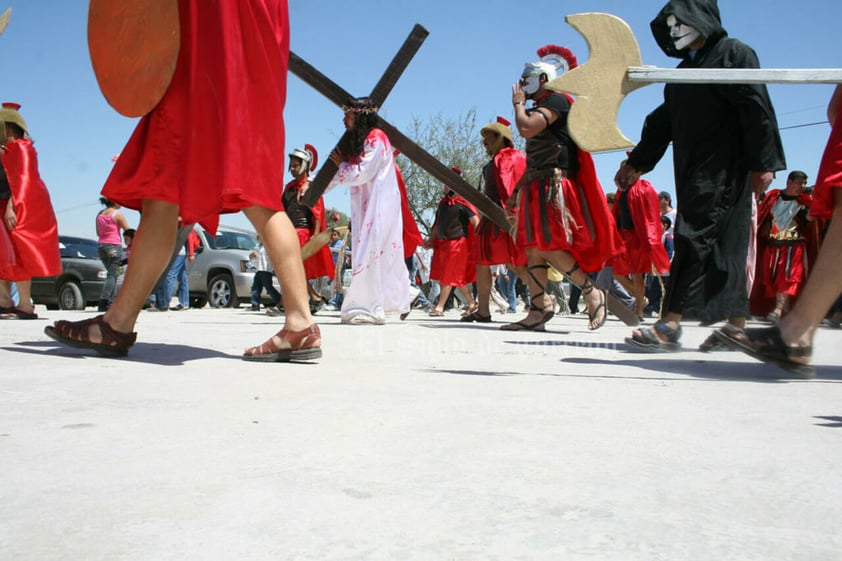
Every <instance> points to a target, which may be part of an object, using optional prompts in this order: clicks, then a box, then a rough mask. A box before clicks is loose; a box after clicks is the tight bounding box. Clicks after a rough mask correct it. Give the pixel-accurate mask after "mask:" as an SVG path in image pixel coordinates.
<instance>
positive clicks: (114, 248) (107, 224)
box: [96, 197, 129, 312]
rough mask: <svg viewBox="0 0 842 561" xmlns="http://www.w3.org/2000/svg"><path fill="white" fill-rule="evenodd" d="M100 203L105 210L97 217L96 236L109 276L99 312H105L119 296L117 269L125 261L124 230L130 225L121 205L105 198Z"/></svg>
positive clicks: (104, 287) (101, 297)
mask: <svg viewBox="0 0 842 561" xmlns="http://www.w3.org/2000/svg"><path fill="white" fill-rule="evenodd" d="M99 202H101V203H102V204H103V205H105V208H104V209H102V210H101V211H99V214H97V215H96V235H97V242H98V243H99V258H100V260H102V264H103V265H105V271H106V273H107V276H106V277H105V284H104V285H103V286H102V293H101V294H100V295H99V306H98V310H99V311H100V312H104V311H105V310H107V309H108V307H109V306H111V303H112V302H113V301H114V297H115V296H116V295H117V268H118V267H119V266H120V263H121V262H122V261H123V237H122V230H128V228H129V223H128V222H126V217H125V216H123V213H122V212H120V205H118V204H117V203H115V202H113V201H110V200H108V199H106V198H105V197H100V198H99Z"/></svg>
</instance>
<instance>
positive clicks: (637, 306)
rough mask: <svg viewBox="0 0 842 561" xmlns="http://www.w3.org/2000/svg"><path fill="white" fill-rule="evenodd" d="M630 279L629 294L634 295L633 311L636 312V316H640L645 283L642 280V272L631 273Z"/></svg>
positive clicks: (644, 294)
mask: <svg viewBox="0 0 842 561" xmlns="http://www.w3.org/2000/svg"><path fill="white" fill-rule="evenodd" d="M631 281H632V287H631V288H632V290H631V295H632V296H634V312H635V313H636V314H637V317H642V316H643V307H644V304H645V303H646V302H645V298H646V283H645V282H644V281H643V273H634V274H632V276H631Z"/></svg>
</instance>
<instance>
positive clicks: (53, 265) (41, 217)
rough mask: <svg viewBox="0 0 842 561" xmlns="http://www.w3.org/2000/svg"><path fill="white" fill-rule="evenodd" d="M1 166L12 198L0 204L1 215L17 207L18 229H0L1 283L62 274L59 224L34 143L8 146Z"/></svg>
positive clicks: (21, 140)
mask: <svg viewBox="0 0 842 561" xmlns="http://www.w3.org/2000/svg"><path fill="white" fill-rule="evenodd" d="M2 162H3V168H4V169H5V170H6V178H7V179H8V181H9V188H10V189H11V192H12V198H11V200H10V201H3V203H5V204H0V212H3V213H5V212H6V205H8V204H14V208H15V215H16V217H17V226H15V229H14V230H11V231H9V230H8V229H7V228H6V222H5V220H3V221H2V223H3V224H2V225H0V279H3V280H8V281H25V280H29V279H31V278H32V277H46V276H51V275H58V274H61V256H60V252H59V247H58V224H57V223H56V215H55V213H54V212H53V205H52V203H51V202H50V193H49V192H48V191H47V186H46V185H45V184H44V182H43V181H42V180H41V175H40V174H39V173H38V155H37V154H36V153H35V148H34V147H33V146H32V141H31V140H25V139H20V140H16V141H14V142H12V143H10V144H8V145H7V146H6V149H5V150H4V151H3V155H2Z"/></svg>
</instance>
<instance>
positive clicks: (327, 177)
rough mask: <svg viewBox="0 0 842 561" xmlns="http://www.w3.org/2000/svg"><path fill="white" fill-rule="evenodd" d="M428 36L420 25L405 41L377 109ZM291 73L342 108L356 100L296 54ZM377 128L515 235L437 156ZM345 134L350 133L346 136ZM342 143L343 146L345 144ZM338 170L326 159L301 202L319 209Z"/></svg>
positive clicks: (378, 92) (377, 89)
mask: <svg viewBox="0 0 842 561" xmlns="http://www.w3.org/2000/svg"><path fill="white" fill-rule="evenodd" d="M428 34H429V32H428V31H427V30H426V29H424V28H423V27H422V26H420V25H417V24H416V25H415V27H413V29H412V32H411V33H410V34H409V37H407V39H406V41H404V44H403V46H402V47H401V48H400V50H399V51H398V53H397V54H396V55H395V57H394V58H393V59H392V62H391V63H390V64H389V66H388V67H387V69H386V71H385V72H384V73H383V76H382V77H381V78H380V81H379V82H378V83H377V85H376V86H374V89H373V90H372V92H371V95H370V96H369V97H370V98H371V99H372V100H373V101H374V104H375V105H376V106H377V107H380V106H381V105H382V103H383V101H385V99H386V97H387V96H388V95H389V92H391V91H392V88H393V87H394V85H395V83H396V82H397V81H398V78H400V76H401V74H402V73H403V71H404V69H405V68H406V67H407V65H408V64H409V61H410V60H411V59H412V57H413V56H415V53H416V52H417V51H418V49H419V48H420V47H421V44H422V43H423V42H424V39H426V37H427V35H428ZM289 70H290V72H292V73H293V74H295V75H296V76H298V77H299V78H301V79H302V80H303V81H304V82H305V83H307V84H309V85H310V86H311V87H312V88H313V89H315V90H316V91H318V92H319V93H321V94H322V95H324V96H325V97H327V98H328V99H329V100H330V101H332V102H333V103H335V104H336V105H338V106H340V107H341V106H343V105H346V104H347V103H348V101H349V100H350V99H351V98H352V97H353V96H351V94H349V93H348V92H346V91H345V90H344V89H342V88H341V87H339V86H338V85H337V84H335V83H334V82H332V81H331V80H330V79H329V78H327V77H326V76H325V75H324V74H322V73H321V72H319V71H318V70H316V69H315V68H314V67H313V66H311V65H310V64H308V63H307V62H305V61H304V60H303V59H302V58H301V57H299V56H298V55H296V54H295V53H293V52H290V54H289ZM377 127H378V128H379V129H381V130H382V131H383V132H385V133H386V135H387V136H388V137H389V140H390V142H391V143H392V146H393V147H395V148H397V149H398V150H399V151H400V152H401V153H402V154H403V155H404V156H406V157H407V158H409V159H410V160H412V161H413V162H415V163H416V164H418V165H419V166H420V167H421V169H423V170H424V171H426V172H427V173H429V174H430V175H431V176H433V177H434V178H435V179H436V180H438V181H440V182H442V183H444V184H445V185H447V186H449V187H450V188H451V189H453V190H454V191H455V192H456V193H458V194H459V195H461V196H462V197H464V198H465V199H466V200H468V202H470V203H471V204H473V205H474V206H475V207H476V208H477V210H478V211H479V212H481V213H482V214H484V215H485V216H487V217H488V218H489V219H490V220H492V221H493V222H494V223H495V224H497V225H498V226H500V227H501V228H503V229H504V230H505V231H507V232H509V233H510V234H512V233H513V230H512V225H511V224H509V222H508V220H507V219H506V212H505V211H504V210H503V208H502V207H500V205H498V204H496V203H495V202H494V201H492V200H491V199H489V198H488V197H487V196H485V194H483V193H482V192H480V191H478V190H477V189H476V188H474V186H472V185H471V184H470V183H468V182H467V181H465V180H464V179H463V178H462V177H461V176H459V174H457V173H456V172H454V171H453V170H452V169H450V168H449V167H447V166H445V165H444V164H442V163H441V162H439V161H438V160H437V159H436V158H435V157H434V156H433V155H431V154H430V153H429V152H427V151H426V150H424V149H423V148H421V147H420V146H418V145H417V144H416V143H415V142H413V141H412V140H410V139H409V138H408V137H406V136H405V135H404V134H402V133H401V132H400V131H399V130H398V129H397V128H396V127H394V126H392V125H391V124H389V123H388V122H387V121H386V120H385V119H383V118H382V117H380V116H379V115H378V116H377ZM345 134H348V133H347V132H346V133H345ZM343 138H344V136H343ZM339 143H340V144H341V143H342V140H340V141H339ZM337 170H338V167H337V166H336V164H335V163H334V162H333V161H332V160H330V159H329V158H328V159H326V161H325V162H324V164H322V167H321V169H319V171H318V173H316V177H314V178H313V181H312V182H311V183H310V186H309V187H308V188H307V192H306V193H305V194H304V197H303V198H302V199H301V202H302V203H304V204H305V205H307V206H310V207H312V206H313V205H315V204H316V202H317V201H318V200H319V197H321V196H322V194H324V191H325V189H326V188H327V186H328V184H329V183H330V181H331V180H332V179H333V177H334V176H335V175H336V172H337Z"/></svg>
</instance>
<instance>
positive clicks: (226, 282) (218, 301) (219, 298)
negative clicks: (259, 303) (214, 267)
mask: <svg viewBox="0 0 842 561" xmlns="http://www.w3.org/2000/svg"><path fill="white" fill-rule="evenodd" d="M236 299H237V294H236V292H235V291H234V278H233V277H232V276H231V275H229V274H228V273H219V274H218V275H214V277H213V278H212V279H211V281H210V282H209V283H208V302H209V303H210V305H211V307H213V308H232V307H234V302H235V301H236Z"/></svg>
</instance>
